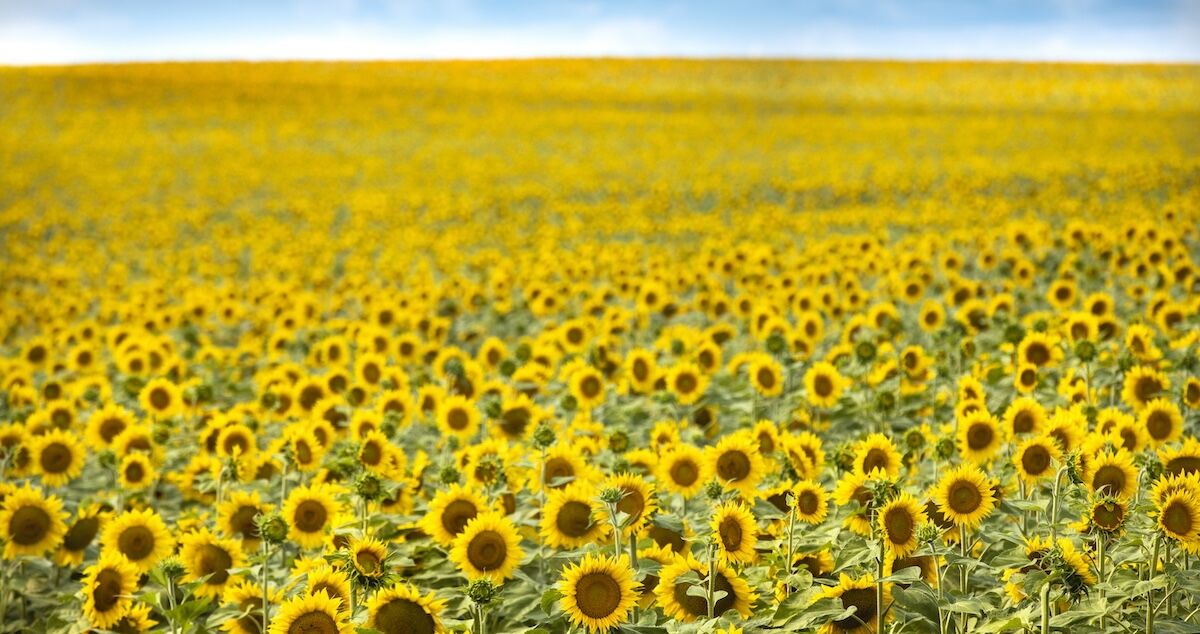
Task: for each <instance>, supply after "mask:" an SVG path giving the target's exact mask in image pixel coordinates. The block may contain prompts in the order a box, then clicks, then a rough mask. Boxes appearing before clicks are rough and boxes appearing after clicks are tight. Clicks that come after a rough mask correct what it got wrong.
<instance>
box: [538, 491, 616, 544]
mask: <svg viewBox="0 0 1200 634" xmlns="http://www.w3.org/2000/svg"><path fill="white" fill-rule="evenodd" d="M604 517H605V515H604V509H603V507H602V506H601V505H600V503H598V502H597V501H596V494H595V489H594V488H593V487H592V486H590V485H587V484H583V483H579V484H572V485H570V486H568V487H566V488H564V489H552V490H551V491H550V492H549V494H548V495H547V497H546V506H545V507H543V509H542V513H541V522H540V526H539V532H540V533H541V536H542V539H543V540H545V542H546V544H547V545H549V546H550V547H552V548H563V549H570V548H580V547H582V546H585V545H587V544H590V543H592V542H594V541H597V540H599V539H601V538H603V537H604V536H605V535H607V534H608V533H609V531H611V530H612V525H611V524H609V523H608V522H606V521H604Z"/></svg>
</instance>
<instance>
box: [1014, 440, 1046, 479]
mask: <svg viewBox="0 0 1200 634" xmlns="http://www.w3.org/2000/svg"><path fill="white" fill-rule="evenodd" d="M1021 467H1022V468H1024V469H1025V473H1028V474H1029V475H1032V476H1037V475H1042V474H1043V473H1045V472H1046V469H1047V468H1049V467H1050V452H1049V451H1046V448H1045V447H1043V446H1041V445H1031V446H1029V447H1027V448H1026V449H1025V452H1024V453H1022V454H1021Z"/></svg>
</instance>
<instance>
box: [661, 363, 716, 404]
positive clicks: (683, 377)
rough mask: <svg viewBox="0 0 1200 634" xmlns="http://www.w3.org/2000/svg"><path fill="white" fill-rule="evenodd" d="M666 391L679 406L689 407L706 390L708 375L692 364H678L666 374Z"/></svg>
mask: <svg viewBox="0 0 1200 634" xmlns="http://www.w3.org/2000/svg"><path fill="white" fill-rule="evenodd" d="M667 389H668V390H670V391H671V393H672V394H674V395H675V400H676V401H678V402H679V404H680V405H691V404H692V403H695V402H696V401H698V400H700V397H701V396H704V391H705V390H707V389H708V375H707V374H704V373H703V372H701V371H700V368H697V367H696V365H695V364H693V363H686V362H684V363H678V364H676V365H674V366H672V367H671V369H670V370H669V371H668V372H667Z"/></svg>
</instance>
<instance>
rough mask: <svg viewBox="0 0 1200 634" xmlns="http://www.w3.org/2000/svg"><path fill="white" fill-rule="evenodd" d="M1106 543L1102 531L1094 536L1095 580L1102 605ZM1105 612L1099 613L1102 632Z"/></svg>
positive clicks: (1106, 538)
mask: <svg viewBox="0 0 1200 634" xmlns="http://www.w3.org/2000/svg"><path fill="white" fill-rule="evenodd" d="M1106 541H1108V536H1107V535H1106V534H1104V532H1103V531H1101V532H1100V534H1099V535H1097V536H1096V579H1097V582H1098V583H1099V584H1101V587H1100V603H1101V604H1103V603H1104V586H1103V584H1104V542H1106ZM1106 612H1107V610H1105V612H1101V613H1100V631H1101V632H1103V631H1104V615H1105V613H1106Z"/></svg>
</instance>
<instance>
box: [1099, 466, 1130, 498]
mask: <svg viewBox="0 0 1200 634" xmlns="http://www.w3.org/2000/svg"><path fill="white" fill-rule="evenodd" d="M1092 489H1093V490H1094V491H1097V492H1099V493H1108V494H1109V495H1121V494H1122V493H1123V492H1124V491H1125V471H1124V470H1122V469H1121V468H1120V467H1117V466H1116V465H1104V466H1103V467H1100V468H1099V469H1097V470H1096V475H1094V476H1092Z"/></svg>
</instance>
